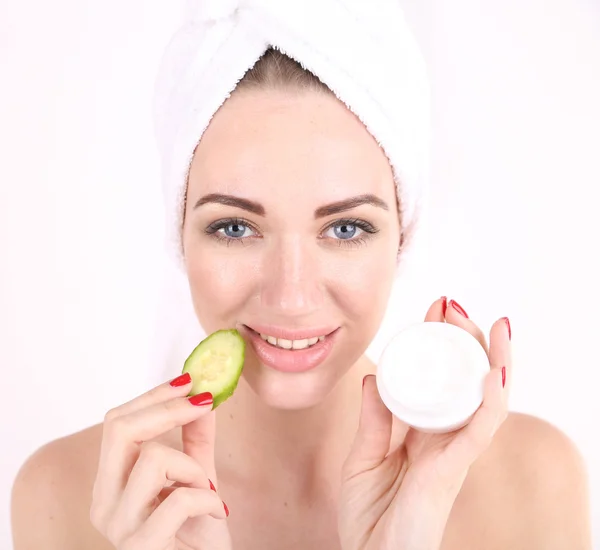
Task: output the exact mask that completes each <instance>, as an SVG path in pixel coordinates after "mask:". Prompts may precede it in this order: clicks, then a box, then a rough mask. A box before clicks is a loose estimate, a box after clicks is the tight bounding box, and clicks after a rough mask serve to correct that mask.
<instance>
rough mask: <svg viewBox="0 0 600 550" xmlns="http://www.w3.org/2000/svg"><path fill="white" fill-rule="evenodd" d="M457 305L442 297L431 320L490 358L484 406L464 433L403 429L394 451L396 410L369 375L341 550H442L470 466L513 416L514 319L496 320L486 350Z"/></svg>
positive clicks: (347, 478)
mask: <svg viewBox="0 0 600 550" xmlns="http://www.w3.org/2000/svg"><path fill="white" fill-rule="evenodd" d="M454 305H457V304H456V303H455V302H452V301H451V302H449V303H448V305H447V307H446V299H445V298H441V299H440V300H437V301H436V302H434V303H433V304H432V306H431V307H430V308H429V311H428V312H427V315H426V317H425V321H443V320H446V322H448V323H452V324H454V325H457V326H459V327H461V328H463V329H464V330H466V331H467V332H469V333H470V334H472V335H473V336H474V337H475V338H476V339H477V340H478V341H479V343H480V344H481V345H482V347H483V348H484V350H485V351H486V353H487V354H488V358H489V361H490V373H489V375H488V376H487V378H486V381H485V390H484V399H483V403H482V405H481V406H480V407H479V409H478V410H477V412H476V413H475V415H474V416H473V417H472V418H471V420H470V422H469V423H468V424H467V425H466V426H464V427H463V428H461V429H459V430H456V431H454V432H450V433H445V434H428V433H423V432H419V431H417V430H415V429H412V428H408V427H407V426H405V431H406V437H405V438H403V441H402V442H401V443H400V444H399V445H396V446H394V444H393V442H392V422H393V417H392V413H391V412H390V411H389V410H388V409H387V408H386V407H385V405H384V404H383V402H382V401H381V399H380V397H379V393H378V391H377V387H376V383H375V377H374V376H373V375H369V376H367V377H366V378H365V381H364V383H363V401H362V409H361V416H360V425H359V428H358V432H357V434H356V438H355V441H354V444H353V447H352V450H351V452H350V454H349V456H348V458H347V459H346V462H345V463H344V468H343V474H342V476H343V477H342V489H341V495H340V511H339V518H338V530H339V535H340V541H341V545H342V549H343V550H438V549H439V548H440V545H441V542H442V537H443V534H444V530H445V527H446V523H447V520H448V517H449V515H450V511H451V509H452V506H453V504H454V501H455V499H456V497H457V496H458V493H459V491H460V488H461V487H462V484H463V482H464V480H465V478H466V476H467V473H468V471H469V468H470V466H471V465H472V464H473V463H474V462H475V460H476V459H477V458H478V457H479V456H480V455H481V454H482V453H483V451H485V449H487V448H488V446H489V445H490V443H491V441H492V439H493V437H494V434H495V433H496V431H497V430H498V428H499V427H500V425H501V424H502V422H503V421H504V420H505V418H506V416H507V398H508V387H505V383H504V382H505V381H509V380H510V372H511V353H510V325H509V322H508V319H507V318H502V319H499V320H498V321H496V322H495V323H494V325H493V326H492V329H491V332H490V345H489V349H488V345H487V342H486V339H485V336H484V334H483V332H482V331H481V330H480V329H479V328H478V327H477V326H476V325H475V324H474V323H473V322H472V321H471V320H469V319H468V318H467V317H466V315H462V314H461V313H459V312H460V311H461V310H462V308H461V307H460V306H458V308H455V307H454ZM398 423H399V425H400V426H402V423H401V422H399V421H398Z"/></svg>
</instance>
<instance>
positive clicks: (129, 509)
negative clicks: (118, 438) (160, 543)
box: [114, 442, 210, 540]
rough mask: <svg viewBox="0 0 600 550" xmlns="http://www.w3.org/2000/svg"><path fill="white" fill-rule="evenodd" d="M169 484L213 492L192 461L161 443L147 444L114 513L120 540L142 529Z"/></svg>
mask: <svg viewBox="0 0 600 550" xmlns="http://www.w3.org/2000/svg"><path fill="white" fill-rule="evenodd" d="M168 482H177V483H182V484H187V485H190V486H192V487H195V488H199V489H210V483H209V481H208V477H207V476H206V473H205V472H204V470H203V468H202V466H201V465H200V464H198V462H196V461H195V460H194V459H193V458H191V457H189V456H187V455H186V454H184V453H182V452H181V451H178V450H176V449H172V448H171V447H167V446H165V445H161V444H159V443H155V442H150V443H147V444H144V445H143V446H142V450H141V452H140V457H139V459H138V460H137V462H136V463H135V466H134V467H133V470H132V471H131V475H130V476H129V480H128V482H127V486H126V487H125V490H124V491H123V494H122V496H121V499H120V501H119V504H118V506H117V508H116V510H115V514H114V515H115V518H118V519H117V521H118V528H117V529H118V533H117V537H118V539H117V540H122V539H123V538H125V537H127V536H129V535H131V534H132V533H134V532H135V531H136V530H137V529H139V528H140V527H141V525H142V524H143V523H144V521H146V520H147V519H148V517H149V516H150V514H151V512H152V510H153V509H154V505H155V502H156V497H157V496H158V495H159V494H160V492H161V490H162V489H163V488H164V487H165V485H166V484H167V483H168Z"/></svg>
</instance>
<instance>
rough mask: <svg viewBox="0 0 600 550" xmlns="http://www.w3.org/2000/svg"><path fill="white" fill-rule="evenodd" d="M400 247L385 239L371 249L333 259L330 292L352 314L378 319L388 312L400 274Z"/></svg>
mask: <svg viewBox="0 0 600 550" xmlns="http://www.w3.org/2000/svg"><path fill="white" fill-rule="evenodd" d="M396 250H397V247H396V246H390V245H389V243H387V242H382V243H378V244H377V246H372V247H371V249H370V250H369V251H368V253H365V254H360V253H359V252H358V251H357V253H356V254H349V255H348V256H347V257H346V258H343V257H341V258H339V259H338V260H332V261H330V263H329V267H328V272H329V276H328V279H329V285H328V286H329V288H330V293H331V295H332V296H333V297H334V299H335V302H336V303H337V304H338V305H339V306H340V307H341V308H342V309H343V310H344V311H346V312H347V313H348V314H349V315H350V316H352V317H354V318H356V319H366V318H369V319H373V320H374V321H376V320H377V319H379V318H381V317H382V316H383V315H384V313H385V308H386V307H387V302H388V299H389V295H390V292H391V289H392V285H393V283H394V278H395V275H396Z"/></svg>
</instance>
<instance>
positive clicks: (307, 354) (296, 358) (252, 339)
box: [238, 325, 339, 373]
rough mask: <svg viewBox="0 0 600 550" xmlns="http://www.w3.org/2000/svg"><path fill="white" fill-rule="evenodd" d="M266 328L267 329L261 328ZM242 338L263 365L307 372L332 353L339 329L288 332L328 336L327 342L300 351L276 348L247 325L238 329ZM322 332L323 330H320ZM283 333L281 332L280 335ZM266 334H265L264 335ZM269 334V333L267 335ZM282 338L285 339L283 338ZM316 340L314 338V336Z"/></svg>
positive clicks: (289, 370)
mask: <svg viewBox="0 0 600 550" xmlns="http://www.w3.org/2000/svg"><path fill="white" fill-rule="evenodd" d="M261 328H266V327H261ZM238 330H239V331H240V332H241V333H242V336H244V337H245V339H246V341H248V342H249V343H250V344H251V345H252V347H253V349H254V352H255V353H256V355H257V357H258V359H259V360H260V362H261V363H263V364H264V365H266V366H267V367H271V368H272V369H275V370H278V371H280V372H290V373H292V372H294V373H296V372H306V371H309V370H312V369H314V368H315V367H318V366H319V365H320V364H321V363H323V361H325V359H327V357H328V356H329V354H330V353H331V350H332V349H333V345H334V343H335V341H336V337H337V333H338V330H339V329H335V330H334V331H331V329H329V332H320V333H316V332H315V330H313V329H310V331H304V332H301V331H287V332H286V334H290V332H291V333H292V334H294V333H297V334H300V335H304V334H309V333H312V334H314V335H315V336H318V335H322V336H324V335H327V337H326V338H325V340H323V341H322V342H317V343H316V344H315V345H314V346H311V347H310V348H306V349H299V350H287V349H281V348H276V347H275V346H272V345H271V344H269V343H267V342H265V341H264V340H263V339H262V338H261V337H260V334H259V333H257V332H256V331H255V330H254V329H250V328H249V327H247V326H246V325H241V327H240V328H239V329H238ZM318 330H321V329H318ZM281 332H283V331H280V333H281ZM263 334H264V333H263ZM267 334H268V333H267ZM270 336H275V334H270ZM280 338H283V336H281V337H280ZM312 338H314V336H312ZM288 339H289V340H301V339H303V338H302V336H300V337H298V336H296V337H295V338H288Z"/></svg>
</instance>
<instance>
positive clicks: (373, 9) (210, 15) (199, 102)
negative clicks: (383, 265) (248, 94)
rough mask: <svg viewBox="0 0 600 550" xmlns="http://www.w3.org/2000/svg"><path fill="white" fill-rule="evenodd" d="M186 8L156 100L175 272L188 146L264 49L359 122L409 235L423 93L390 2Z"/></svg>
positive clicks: (417, 57)
mask: <svg viewBox="0 0 600 550" xmlns="http://www.w3.org/2000/svg"><path fill="white" fill-rule="evenodd" d="M186 8H187V9H186V10H185V14H186V15H185V17H186V19H185V21H184V23H183V25H182V26H181V28H180V29H179V30H178V31H177V32H176V33H175V35H174V36H173V38H172V40H171V41H170V43H169V44H168V46H167V49H166V51H165V53H164V56H163V58H162V60H161V64H160V68H159V72H158V75H157V80H156V88H155V97H154V112H155V131H156V138H157V143H158V148H159V153H160V157H161V165H162V181H163V189H164V194H165V200H166V220H167V223H168V225H167V228H166V231H167V240H168V243H167V244H168V247H169V250H170V252H171V253H172V255H173V258H174V259H175V261H176V262H177V263H178V264H179V266H181V267H183V265H184V264H183V261H182V260H183V257H182V250H181V228H182V216H183V212H184V210H183V206H184V199H185V194H186V182H187V176H188V171H189V168H190V164H191V160H192V156H193V152H194V149H195V147H196V145H197V144H198V141H199V140H200V138H201V137H202V134H203V132H204V130H205V129H206V127H207V126H208V124H209V122H210V120H211V118H212V116H213V115H214V113H215V112H216V111H217V110H218V108H219V107H220V106H221V105H222V104H223V103H224V101H225V100H226V99H227V98H228V97H229V95H230V93H231V92H232V91H233V90H234V89H235V86H236V84H237V82H238V81H239V80H240V79H241V78H242V77H243V76H244V74H245V73H246V71H247V70H248V69H250V68H251V67H252V66H253V65H254V64H255V63H256V61H257V60H258V59H259V58H260V57H261V56H262V54H263V53H264V52H265V51H266V50H267V49H268V48H269V47H274V48H277V49H279V50H281V51H282V52H283V53H285V54H287V55H288V56H290V57H292V58H294V59H295V60H296V61H298V62H299V63H300V64H301V65H302V66H303V67H304V68H306V69H309V70H310V71H312V72H313V73H314V74H315V75H316V76H317V77H318V78H319V79H320V80H322V81H323V82H324V83H325V84H326V85H327V86H329V88H331V90H332V91H333V92H334V93H335V94H336V96H337V97H338V98H339V99H340V100H341V101H343V102H344V103H345V104H346V105H347V106H348V107H349V108H350V109H351V110H352V111H353V112H354V113H355V114H356V115H357V116H358V118H359V119H360V120H361V121H362V122H363V123H364V124H365V126H366V127H367V129H368V130H369V131H370V133H371V134H372V135H373V137H374V138H375V139H376V140H377V142H378V143H379V145H380V146H381V147H382V149H383V150H384V152H385V153H386V155H387V157H388V159H389V161H390V164H391V166H392V169H393V173H394V177H395V180H396V184H397V192H398V198H399V202H400V205H401V220H402V224H403V228H407V227H409V226H414V227H413V231H416V230H417V229H416V228H417V226H418V225H419V222H418V218H417V215H418V214H419V213H420V211H421V205H422V203H423V199H424V198H425V195H424V193H425V191H426V185H427V178H428V162H429V134H430V119H429V116H430V92H429V82H428V77H427V70H426V65H425V62H424V59H423V57H422V55H421V52H420V50H419V47H418V44H417V42H416V40H415V37H414V36H413V34H412V32H411V30H410V29H409V27H408V25H407V22H406V20H405V18H404V15H403V13H402V10H401V7H400V5H399V3H398V0H212V1H208V0H188V2H187V4H186Z"/></svg>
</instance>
